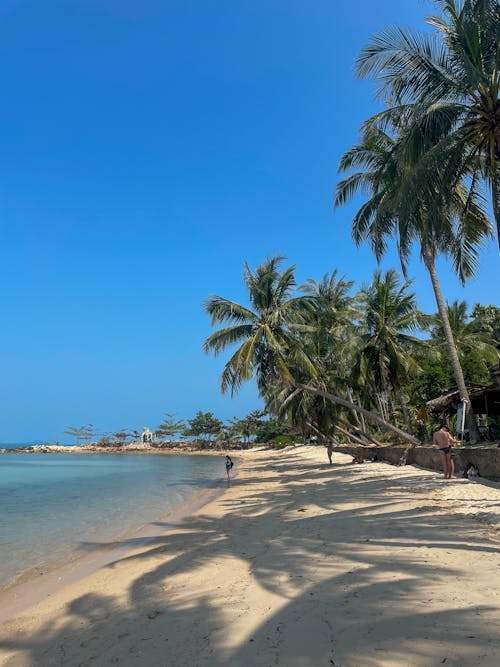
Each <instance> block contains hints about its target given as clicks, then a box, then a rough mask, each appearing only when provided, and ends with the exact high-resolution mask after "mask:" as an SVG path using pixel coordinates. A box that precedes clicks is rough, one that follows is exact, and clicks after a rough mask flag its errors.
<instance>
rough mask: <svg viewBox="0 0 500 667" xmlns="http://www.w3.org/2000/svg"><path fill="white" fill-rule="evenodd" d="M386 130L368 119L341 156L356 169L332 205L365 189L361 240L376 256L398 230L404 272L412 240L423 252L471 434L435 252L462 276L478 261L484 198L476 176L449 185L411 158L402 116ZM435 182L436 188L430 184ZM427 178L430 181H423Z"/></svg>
mask: <svg viewBox="0 0 500 667" xmlns="http://www.w3.org/2000/svg"><path fill="white" fill-rule="evenodd" d="M391 129H392V134H389V132H388V131H386V130H385V129H384V127H383V125H382V126H381V125H379V124H378V123H377V122H375V121H373V122H370V123H368V124H367V125H366V126H365V127H364V130H363V132H362V136H361V141H360V143H359V144H358V145H356V146H354V147H353V148H351V149H350V150H349V151H347V152H346V153H345V154H344V155H343V156H342V158H341V161H340V167H339V171H341V172H343V171H350V170H352V169H353V168H357V169H359V171H357V172H355V173H353V174H351V175H349V176H347V177H346V178H345V179H343V180H342V181H341V182H340V183H338V185H337V188H336V195H335V207H339V206H341V205H343V204H345V203H346V202H348V201H349V200H351V199H352V198H353V197H354V196H355V195H356V194H357V193H358V192H359V191H361V192H363V193H368V199H367V201H366V202H365V203H364V204H363V205H362V206H361V208H360V209H359V210H358V212H357V213H356V214H355V216H354V219H353V222H352V235H353V238H354V241H355V243H356V244H357V245H359V244H360V243H361V242H362V241H364V240H369V242H370V244H371V247H372V250H373V251H374V254H375V256H376V258H377V260H378V261H379V260H380V259H381V258H382V256H383V255H384V253H385V251H386V249H387V240H388V238H392V237H395V238H396V240H397V246H398V252H399V256H400V259H401V265H402V268H403V272H404V273H405V275H406V266H407V263H408V261H409V258H410V254H411V249H412V247H413V244H414V242H417V243H418V245H419V246H420V258H421V259H422V261H423V263H424V265H425V267H426V269H427V271H428V272H429V276H430V278H431V282H432V287H433V290H434V295H435V298H436V303H437V307H438V311H439V315H440V317H441V320H442V323H443V331H444V335H445V339H446V343H447V345H448V349H449V354H450V358H451V361H452V365H453V370H454V374H455V379H456V382H457V386H458V388H459V391H460V396H461V399H462V401H463V402H464V403H465V404H466V406H467V423H468V427H469V432H470V434H471V439H473V440H476V439H477V438H478V437H479V432H478V429H477V425H476V421H475V419H474V416H473V414H472V410H471V405H470V398H469V394H468V391H467V388H466V386H465V381H464V377H463V372H462V368H461V366H460V362H459V358H458V353H457V349H456V345H455V342H454V340H453V334H452V331H451V328H450V324H449V321H448V313H447V309H446V304H445V301H444V298H443V294H442V291H441V286H440V283H439V279H438V275H437V271H436V258H437V256H438V255H444V256H445V257H448V258H450V259H451V261H452V264H453V268H454V270H455V272H456V273H457V274H458V275H459V277H460V279H461V281H462V282H464V281H465V280H466V279H467V278H469V277H470V276H472V275H473V274H474V272H475V270H476V268H477V257H478V247H479V246H480V244H481V243H482V241H483V240H484V239H485V238H487V237H488V236H491V234H492V226H491V222H490V220H489V219H488V216H487V215H486V213H485V212H484V202H483V200H482V197H481V194H480V192H479V191H478V186H477V183H471V184H469V185H468V187H467V185H466V184H465V183H463V182H462V181H460V182H458V183H454V184H453V186H451V187H448V188H444V187H443V183H442V182H440V179H439V178H438V176H439V173H438V172H436V174H435V175H436V177H435V178H434V181H432V179H431V177H430V175H429V173H428V170H427V165H426V164H425V161H422V160H421V159H420V156H418V155H417V156H415V157H414V161H411V160H410V156H409V154H408V151H407V150H406V149H407V143H406V142H407V139H408V134H407V128H406V127H405V126H404V124H403V123H401V119H398V120H397V124H396V125H394V126H393V127H392V128H391ZM431 182H433V183H434V187H433V189H432V191H431V189H430V185H429V184H430V183H431ZM422 183H426V184H427V187H425V188H424V187H422Z"/></svg>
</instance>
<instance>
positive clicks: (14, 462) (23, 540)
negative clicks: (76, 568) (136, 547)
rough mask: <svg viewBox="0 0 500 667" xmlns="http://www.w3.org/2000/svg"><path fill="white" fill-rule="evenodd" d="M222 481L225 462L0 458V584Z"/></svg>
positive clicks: (199, 458)
mask: <svg viewBox="0 0 500 667" xmlns="http://www.w3.org/2000/svg"><path fill="white" fill-rule="evenodd" d="M223 476H224V457H220V458H219V457H211V456H196V455H194V456H182V455H178V456H177V455H154V456H153V455H149V456H148V455H137V454H80V455H79V454H2V455H0V585H4V584H6V583H7V582H8V581H9V580H11V579H13V578H14V577H16V576H17V575H19V574H20V573H21V572H23V571H25V570H27V569H29V568H33V567H34V566H37V565H42V564H44V563H47V562H51V561H55V560H57V559H61V558H65V557H67V556H69V555H71V554H73V553H78V552H80V551H81V552H84V551H85V545H86V543H89V542H96V541H97V542H101V541H110V540H112V539H113V538H116V537H119V536H120V535H122V534H123V533H124V532H126V531H129V530H132V529H135V528H138V527H140V526H141V525H144V524H145V523H148V522H149V521H152V520H153V519H155V518H157V517H159V516H161V515H163V514H166V513H167V512H169V511H170V510H172V509H173V508H175V507H177V506H178V505H180V504H181V503H183V502H184V501H185V500H187V499H188V498H189V496H190V495H191V494H193V493H194V492H195V491H196V490H199V489H201V488H204V487H208V486H211V485H212V484H213V483H214V482H217V481H218V480H220V479H222V478H223Z"/></svg>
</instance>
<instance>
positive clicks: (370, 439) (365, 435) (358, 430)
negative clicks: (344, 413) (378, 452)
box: [335, 413, 384, 447]
mask: <svg viewBox="0 0 500 667" xmlns="http://www.w3.org/2000/svg"><path fill="white" fill-rule="evenodd" d="M354 414H356V413H354ZM335 419H336V421H338V422H339V423H340V424H342V425H343V426H345V427H346V428H350V429H351V430H353V431H354V433H356V435H361V436H363V438H365V439H366V440H367V441H368V442H369V443H370V442H373V444H374V445H377V447H383V446H384V445H383V444H382V443H381V442H379V441H378V440H375V438H374V437H372V436H371V435H369V434H368V433H365V431H364V430H362V429H361V428H359V427H358V426H354V424H351V423H350V422H348V421H346V420H345V419H341V418H340V417H335Z"/></svg>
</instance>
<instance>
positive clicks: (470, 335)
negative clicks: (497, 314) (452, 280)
mask: <svg viewBox="0 0 500 667" xmlns="http://www.w3.org/2000/svg"><path fill="white" fill-rule="evenodd" d="M447 309H448V319H449V322H450V327H451V330H452V332H453V337H454V339H455V342H456V344H457V348H458V350H459V358H460V361H461V363H462V364H464V362H466V361H467V359H471V360H473V361H474V360H476V362H477V360H480V361H481V362H482V365H483V371H484V374H485V375H487V366H486V364H488V363H490V364H497V363H498V361H499V356H500V352H499V350H498V349H497V347H496V344H497V341H495V339H494V338H493V337H492V336H491V335H488V333H486V332H484V331H478V330H477V323H476V322H475V321H474V320H471V319H470V318H469V316H468V314H467V303H466V302H465V301H454V302H453V303H452V304H451V305H450V304H449V305H448V306H447ZM431 336H432V342H433V343H434V345H435V348H436V349H437V350H439V349H440V347H442V340H443V326H442V322H441V318H439V317H437V316H435V317H433V318H432V329H431Z"/></svg>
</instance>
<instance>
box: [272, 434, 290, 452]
mask: <svg viewBox="0 0 500 667" xmlns="http://www.w3.org/2000/svg"><path fill="white" fill-rule="evenodd" d="M290 445H293V439H292V438H291V437H290V436H289V435H278V437H277V438H275V439H274V441H273V448H274V449H283V448H284V447H290Z"/></svg>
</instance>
